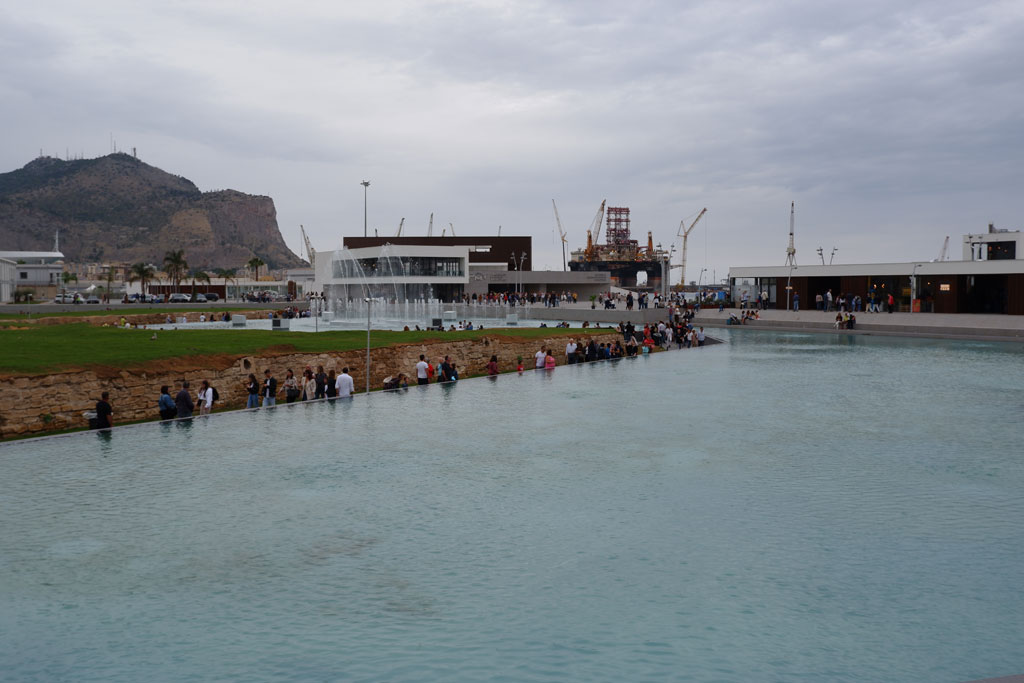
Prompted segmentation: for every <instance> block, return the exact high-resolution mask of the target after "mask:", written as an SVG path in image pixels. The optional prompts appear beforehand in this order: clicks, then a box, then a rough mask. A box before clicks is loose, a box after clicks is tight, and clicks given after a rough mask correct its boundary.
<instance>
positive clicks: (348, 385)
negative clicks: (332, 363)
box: [334, 368, 356, 398]
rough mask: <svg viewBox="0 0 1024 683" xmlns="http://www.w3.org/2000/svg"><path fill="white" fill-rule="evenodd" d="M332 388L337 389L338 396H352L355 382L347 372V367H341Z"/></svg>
mask: <svg viewBox="0 0 1024 683" xmlns="http://www.w3.org/2000/svg"><path fill="white" fill-rule="evenodd" d="M334 388H335V389H337V390H338V398H350V397H351V396H352V392H354V391H355V390H356V383H355V382H353V381H352V376H351V375H350V374H348V368H342V369H341V374H340V375H338V379H337V381H335V383H334Z"/></svg>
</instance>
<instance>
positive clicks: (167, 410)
mask: <svg viewBox="0 0 1024 683" xmlns="http://www.w3.org/2000/svg"><path fill="white" fill-rule="evenodd" d="M156 407H157V408H158V409H159V410H160V419H161V420H172V419H174V418H175V417H176V416H177V415H178V409H177V408H176V407H175V405H174V399H173V398H171V388H170V387H168V386H167V385H166V384H165V385H163V386H162V387H160V400H159V401H157V404H156Z"/></svg>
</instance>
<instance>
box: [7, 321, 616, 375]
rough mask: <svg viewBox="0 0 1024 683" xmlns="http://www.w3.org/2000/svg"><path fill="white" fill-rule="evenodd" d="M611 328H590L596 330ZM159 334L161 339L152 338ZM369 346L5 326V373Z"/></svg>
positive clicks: (344, 338) (276, 335) (375, 336)
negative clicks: (276, 351)
mask: <svg viewBox="0 0 1024 683" xmlns="http://www.w3.org/2000/svg"><path fill="white" fill-rule="evenodd" d="M610 331H611V330H610V329H595V330H591V332H592V333H593V334H600V333H601V332H610ZM154 332H156V335H157V338H156V339H155V340H151V339H150V337H151V336H152V335H153V333H154ZM579 334H580V330H579V329H562V328H551V327H542V328H516V329H507V328H502V329H486V330H472V331H462V332H415V331H411V332H401V331H392V330H373V331H372V333H371V336H370V346H371V347H372V348H379V347H384V346H390V345H392V344H401V343H416V342H423V341H430V340H445V341H448V340H459V339H472V338H479V337H485V336H491V337H493V336H496V335H502V336H512V337H522V338H526V339H536V338H543V337H551V336H562V335H579ZM364 348H366V331H365V330H361V331H360V330H344V331H332V332H320V333H308V332H280V331H278V332H275V331H272V330H142V329H140V330H135V329H127V330H126V329H122V328H117V327H95V326H93V325H88V324H84V323H72V324H68V325H46V326H40V327H33V328H30V329H4V328H2V327H0V373H4V374H8V375H12V374H28V375H40V374H46V373H51V372H60V371H63V370H71V369H76V368H85V367H89V366H103V367H111V368H130V367H137V366H140V365H144V364H146V363H149V362H153V361H160V360H167V359H173V358H197V357H202V356H222V355H225V354H227V355H230V356H241V355H250V354H251V355H255V354H259V353H261V352H263V351H267V350H269V349H275V350H278V349H279V350H288V351H297V352H310V353H316V352H324V351H352V350H356V349H364Z"/></svg>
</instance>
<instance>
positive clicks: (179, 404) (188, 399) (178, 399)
mask: <svg viewBox="0 0 1024 683" xmlns="http://www.w3.org/2000/svg"><path fill="white" fill-rule="evenodd" d="M174 406H175V407H176V408H177V409H178V417H192V411H193V410H194V409H195V407H196V406H195V404H194V403H193V402H192V394H191V393H190V392H189V390H188V380H187V379H183V380H182V381H181V391H179V392H178V395H177V396H175V397H174Z"/></svg>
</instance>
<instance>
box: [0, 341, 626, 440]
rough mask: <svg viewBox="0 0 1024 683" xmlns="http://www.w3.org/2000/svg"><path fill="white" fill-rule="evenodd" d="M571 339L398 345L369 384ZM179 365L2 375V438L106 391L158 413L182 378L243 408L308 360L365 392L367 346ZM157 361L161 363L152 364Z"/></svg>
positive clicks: (120, 416) (78, 422)
mask: <svg viewBox="0 0 1024 683" xmlns="http://www.w3.org/2000/svg"><path fill="white" fill-rule="evenodd" d="M581 336H583V337H584V338H593V339H594V340H595V341H596V342H597V343H601V342H605V343H607V342H610V341H615V340H617V339H621V336H620V335H619V334H618V333H616V332H602V333H600V334H589V335H581ZM566 340H567V336H565V335H561V336H552V337H547V338H543V339H539V338H538V339H521V338H517V337H507V336H502V335H500V334H495V335H493V336H487V337H480V338H478V339H467V340H465V341H438V342H426V343H412V344H399V345H395V346H389V347H384V348H378V349H373V350H371V377H370V388H371V389H379V388H380V387H381V386H382V384H383V382H384V378H385V377H387V376H389V375H394V374H397V373H399V372H404V373H406V374H407V375H411V376H412V377H413V378H414V379H413V381H414V382H415V365H416V362H417V361H418V360H419V355H420V354H421V353H423V354H426V355H427V356H428V358H430V359H431V361H433V362H434V363H435V364H436V363H438V362H439V361H440V360H441V359H442V358H444V356H445V355H449V356H451V357H452V360H453V361H455V362H456V363H457V364H458V368H459V374H460V376H462V377H468V376H471V375H476V374H482V373H483V372H485V366H486V364H487V362H488V361H489V360H490V358H491V356H492V355H496V356H497V357H498V365H499V367H500V368H501V370H502V372H507V371H512V370H515V368H516V359H517V357H518V356H522V357H523V365H524V367H526V368H531V367H533V364H534V354H535V353H536V352H537V350H538V349H539V348H540V346H541V344H544V345H548V344H551V345H553V346H554V348H555V358H556V359H557V360H558V364H559V365H561V364H563V363H564V362H565V344H566ZM176 362H179V361H176ZM180 363H184V364H188V365H179V366H178V367H175V368H173V369H156V370H153V369H148V370H147V369H129V370H120V369H117V368H108V369H106V370H105V371H104V370H98V371H97V370H88V371H78V372H66V373H58V374H53V375H44V376H34V377H27V376H26V377H8V378H5V379H3V380H0V438H6V437H10V436H17V435H25V434H36V433H44V432H48V431H56V430H63V429H72V428H76V427H85V426H87V420H86V419H85V418H84V417H83V416H82V413H83V412H84V411H87V410H92V409H93V408H94V407H95V405H96V401H97V400H98V399H99V396H100V393H101V392H103V391H109V392H110V400H111V404H112V405H113V407H114V421H115V424H117V423H122V422H125V421H129V422H130V421H135V420H142V419H147V418H154V419H155V418H157V417H158V415H157V409H156V403H157V399H158V398H159V397H160V387H161V385H164V384H166V385H168V386H170V387H171V394H172V395H174V394H175V393H177V389H178V383H179V382H180V381H181V380H182V379H187V380H188V381H189V382H190V383H191V387H190V390H191V391H192V392H193V396H194V395H195V392H197V391H198V390H199V383H200V381H202V380H203V379H208V380H210V382H211V384H212V385H213V386H215V387H217V391H218V392H219V394H220V401H219V402H218V403H217V405H216V406H215V410H217V411H220V410H228V409H233V408H244V407H245V403H246V399H247V396H248V394H247V392H246V389H245V382H246V378H247V377H248V375H249V373H250V372H251V373H253V374H255V375H256V377H257V378H258V379H262V378H263V371H264V370H265V369H267V368H269V369H270V371H271V372H272V373H273V375H274V377H276V378H277V380H278V387H279V389H280V387H281V384H282V382H283V380H284V375H285V370H286V369H287V368H291V369H292V370H294V371H295V375H296V376H300V375H301V374H302V370H303V369H304V368H305V367H306V366H307V365H309V366H312V368H313V369H314V371H315V370H316V367H317V366H318V365H323V366H324V370H325V371H329V370H331V369H332V368H334V369H335V370H336V371H340V370H341V369H342V368H343V367H346V366H347V367H348V368H349V374H351V375H352V377H353V379H354V380H355V385H356V389H357V390H358V391H362V390H364V389H365V387H366V375H365V372H364V370H365V368H366V352H365V351H348V352H338V353H333V352H332V353H279V354H265V355H259V356H226V357H219V358H203V357H197V358H194V359H185V360H184V361H180ZM153 367H157V368H158V367H159V366H158V364H153V365H152V366H151V368H153ZM278 400H280V401H282V402H283V400H284V392H283V390H282V391H280V392H279V393H278Z"/></svg>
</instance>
